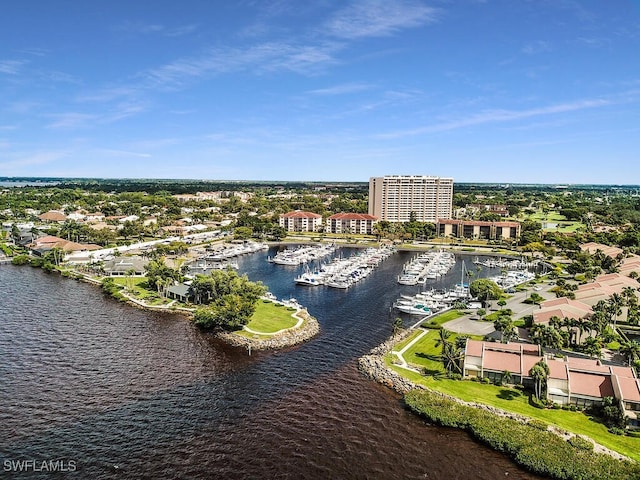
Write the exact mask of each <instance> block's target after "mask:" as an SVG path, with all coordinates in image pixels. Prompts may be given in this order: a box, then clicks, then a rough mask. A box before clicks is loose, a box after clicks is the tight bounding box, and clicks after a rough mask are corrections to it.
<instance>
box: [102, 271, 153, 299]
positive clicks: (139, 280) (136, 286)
mask: <svg viewBox="0 0 640 480" xmlns="http://www.w3.org/2000/svg"><path fill="white" fill-rule="evenodd" d="M112 278H113V281H114V283H115V284H116V285H122V286H123V287H126V288H127V289H128V290H129V291H130V292H131V293H132V294H133V296H135V297H136V298H138V299H140V300H144V299H146V298H149V297H157V296H158V293H157V292H155V291H151V290H149V289H148V288H147V277H112Z"/></svg>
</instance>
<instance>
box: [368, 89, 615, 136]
mask: <svg viewBox="0 0 640 480" xmlns="http://www.w3.org/2000/svg"><path fill="white" fill-rule="evenodd" d="M612 103H613V102H611V101H610V100H604V99H596V100H581V101H577V102H572V103H561V104H557V105H548V106H546V107H539V108H532V109H528V110H487V111H484V112H480V113H477V114H474V115H470V116H468V117H466V118H461V119H458V120H452V121H448V122H442V123H436V124H432V125H427V126H424V127H418V128H414V129H408V130H403V131H396V132H390V133H385V134H381V135H379V138H387V139H392V138H401V137H408V136H413V135H422V134H427V133H436V132H445V131H449V130H457V129H460V128H465V127H470V126H474V125H483V124H487V123H496V122H509V121H515V120H522V119H525V118H532V117H538V116H542V115H554V114H559V113H567V112H574V111H578V110H585V109H589V108H598V107H604V106H607V105H611V104H612Z"/></svg>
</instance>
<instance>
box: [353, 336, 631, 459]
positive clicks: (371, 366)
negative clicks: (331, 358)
mask: <svg viewBox="0 0 640 480" xmlns="http://www.w3.org/2000/svg"><path fill="white" fill-rule="evenodd" d="M411 333H413V332H412V331H411V330H409V329H407V330H403V331H402V332H400V333H399V334H397V335H396V336H395V337H391V338H389V339H388V340H387V341H386V342H384V343H382V344H380V345H378V346H377V347H375V348H373V349H371V350H370V351H369V353H367V354H366V355H363V356H362V357H360V358H359V359H358V370H359V371H360V372H361V373H362V374H363V375H364V376H366V377H368V378H370V379H371V380H374V381H375V382H378V383H380V384H381V385H384V386H386V387H388V388H390V389H392V390H394V391H395V392H397V393H400V394H401V395H403V396H404V395H405V394H406V393H407V392H409V391H411V390H427V391H429V392H431V393H433V394H436V395H439V396H441V397H443V398H446V399H448V400H451V401H454V402H457V403H459V404H461V405H466V406H468V407H473V408H478V409H481V410H485V411H488V412H490V413H492V414H494V415H497V416H500V417H504V418H509V419H512V420H515V421H517V422H520V423H528V422H529V421H530V420H531V419H530V418H529V417H526V416H524V415H519V414H516V413H512V412H507V411H505V410H501V409H499V408H495V407H491V406H489V405H484V404H481V403H475V402H465V401H464V400H461V399H459V398H456V397H453V396H451V395H447V394H445V393H442V392H437V391H435V390H431V389H429V388H427V387H425V386H424V385H418V384H415V383H413V382H412V381H411V380H408V379H406V378H404V377H403V376H402V375H400V374H399V373H397V372H395V371H394V370H392V369H391V368H389V367H388V366H387V365H386V363H385V360H384V356H385V355H386V354H387V353H389V352H390V351H391V350H392V348H393V346H394V345H395V344H396V343H398V342H400V341H402V340H403V339H405V338H407V337H408V336H409V335H410V334H411ZM548 430H549V431H550V432H552V433H554V434H556V435H558V436H559V437H561V438H563V439H564V440H568V439H569V438H572V437H576V436H578V437H581V438H583V439H585V440H588V441H589V442H591V443H593V445H594V451H595V452H598V453H602V454H605V455H609V456H611V457H613V458H616V459H618V460H623V461H633V460H631V459H630V458H628V457H626V456H624V455H621V454H619V453H618V452H615V451H613V450H611V449H608V448H607V447H605V446H603V445H600V444H599V443H596V442H595V441H593V440H592V439H591V438H589V437H586V436H583V435H576V434H574V433H571V432H568V431H566V430H563V429H561V428H558V427H556V426H554V425H550V426H549V427H548Z"/></svg>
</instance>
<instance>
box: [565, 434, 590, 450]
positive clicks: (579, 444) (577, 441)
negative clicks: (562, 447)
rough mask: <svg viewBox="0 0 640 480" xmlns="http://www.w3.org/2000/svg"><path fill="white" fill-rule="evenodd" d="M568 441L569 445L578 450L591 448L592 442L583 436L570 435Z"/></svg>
mask: <svg viewBox="0 0 640 480" xmlns="http://www.w3.org/2000/svg"><path fill="white" fill-rule="evenodd" d="M568 442H569V444H570V445H571V446H573V447H574V448H577V449H578V450H586V451H592V450H593V443H592V442H590V441H589V440H587V439H585V438H582V437H579V436H578V435H575V436H573V437H571V438H570V439H569V440H568Z"/></svg>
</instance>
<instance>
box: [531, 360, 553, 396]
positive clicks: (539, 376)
mask: <svg viewBox="0 0 640 480" xmlns="http://www.w3.org/2000/svg"><path fill="white" fill-rule="evenodd" d="M529 376H530V377H531V378H532V379H533V381H534V384H535V387H534V388H535V395H536V398H537V399H538V400H540V399H541V398H542V393H543V391H544V387H545V385H546V383H547V378H549V365H547V364H546V362H545V361H544V360H540V361H539V362H538V363H536V364H535V365H534V366H533V367H531V369H530V370H529Z"/></svg>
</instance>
